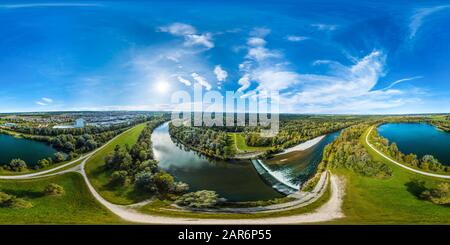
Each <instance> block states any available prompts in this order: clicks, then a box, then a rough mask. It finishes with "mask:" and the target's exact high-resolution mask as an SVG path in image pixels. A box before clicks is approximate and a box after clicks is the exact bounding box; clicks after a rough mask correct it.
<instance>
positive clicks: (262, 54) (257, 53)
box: [246, 46, 280, 61]
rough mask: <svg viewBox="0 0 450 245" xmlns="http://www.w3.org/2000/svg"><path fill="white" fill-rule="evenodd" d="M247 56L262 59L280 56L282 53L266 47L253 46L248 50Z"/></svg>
mask: <svg viewBox="0 0 450 245" xmlns="http://www.w3.org/2000/svg"><path fill="white" fill-rule="evenodd" d="M246 57H247V58H250V59H255V60H257V61H262V60H265V59H267V58H277V57H280V53H278V52H277V51H272V50H269V49H267V48H265V47H260V46H259V47H253V48H250V49H249V50H248V53H247V56H246Z"/></svg>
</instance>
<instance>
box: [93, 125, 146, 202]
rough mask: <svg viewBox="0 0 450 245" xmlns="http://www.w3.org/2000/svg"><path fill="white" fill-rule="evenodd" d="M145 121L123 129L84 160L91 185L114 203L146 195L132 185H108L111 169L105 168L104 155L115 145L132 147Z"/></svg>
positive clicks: (133, 199)
mask: <svg viewBox="0 0 450 245" xmlns="http://www.w3.org/2000/svg"><path fill="white" fill-rule="evenodd" d="M145 125H146V124H145V123H142V124H139V125H137V126H135V127H133V128H132V129H130V130H128V131H125V132H124V133H122V134H121V135H119V136H118V137H117V138H116V139H115V140H113V141H112V142H110V143H109V144H108V145H106V146H105V147H104V148H103V149H101V150H100V151H98V152H96V153H95V154H94V155H93V156H91V157H90V158H89V160H88V161H87V162H86V166H85V171H86V174H87V176H88V178H89V181H90V182H91V184H92V186H94V188H95V189H96V190H97V192H98V193H99V194H100V195H101V196H102V197H103V198H105V199H106V200H108V201H109V202H111V203H115V204H122V205H127V204H132V203H135V202H139V201H142V200H144V199H146V198H147V196H142V194H139V193H136V192H135V191H134V188H133V186H111V185H109V181H110V176H111V174H112V171H110V170H107V169H106V168H105V156H107V155H108V154H109V153H111V152H113V151H114V148H115V147H116V145H120V146H125V145H126V144H128V145H129V146H130V147H132V146H133V145H134V144H136V142H137V140H138V138H139V135H140V134H141V132H142V130H143V129H144V128H145Z"/></svg>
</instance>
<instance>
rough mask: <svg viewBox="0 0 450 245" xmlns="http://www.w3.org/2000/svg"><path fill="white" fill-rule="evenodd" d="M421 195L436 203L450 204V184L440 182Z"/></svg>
mask: <svg viewBox="0 0 450 245" xmlns="http://www.w3.org/2000/svg"><path fill="white" fill-rule="evenodd" d="M421 197H422V198H424V199H426V200H429V201H431V202H432V203H435V204H450V190H449V184H448V183H440V184H439V185H437V187H436V188H431V189H428V190H425V191H423V192H422V193H421Z"/></svg>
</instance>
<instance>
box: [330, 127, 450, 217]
mask: <svg viewBox="0 0 450 245" xmlns="http://www.w3.org/2000/svg"><path fill="white" fill-rule="evenodd" d="M366 133H367V132H366ZM360 142H361V143H362V144H363V145H364V146H365V147H366V149H367V150H368V151H369V154H370V155H371V157H372V158H373V159H374V160H376V161H380V162H383V163H385V164H387V165H388V166H389V167H390V168H391V169H392V170H393V176H392V177H390V178H388V179H377V178H369V177H362V176H359V175H357V174H354V173H352V172H350V171H347V170H338V171H334V172H335V173H337V174H340V175H342V176H345V178H346V186H347V187H346V195H345V198H344V206H343V209H344V213H345V215H346V216H347V217H345V218H343V219H341V220H338V221H335V223H358V224H360V223H395V224H417V223H447V224H448V223H449V221H450V207H449V206H443V205H436V204H433V203H431V202H428V201H425V200H421V199H419V198H418V197H417V195H415V194H417V193H420V190H419V189H418V187H417V185H415V184H414V183H413V182H412V181H413V180H420V181H425V183H426V186H434V185H436V184H437V183H439V182H442V181H445V180H443V179H437V178H432V177H427V176H423V175H419V174H416V173H412V172H410V171H408V170H406V169H403V168H401V167H399V166H397V165H395V164H393V163H391V162H389V161H388V160H386V159H384V158H383V157H381V156H380V155H379V154H378V153H376V152H375V151H373V150H372V149H371V148H370V147H368V146H367V145H366V144H365V134H363V135H362V137H361V141H360ZM447 182H449V181H447Z"/></svg>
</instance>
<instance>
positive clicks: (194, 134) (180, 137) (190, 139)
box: [169, 123, 235, 159]
mask: <svg viewBox="0 0 450 245" xmlns="http://www.w3.org/2000/svg"><path fill="white" fill-rule="evenodd" d="M169 134H170V136H171V137H172V138H173V139H175V140H177V141H179V142H180V143H182V144H183V145H185V146H188V147H190V148H192V149H194V150H196V151H199V152H201V153H203V154H205V155H207V156H210V157H216V158H220V159H228V158H232V157H233V156H234V155H235V148H234V147H233V144H232V140H231V139H230V137H229V135H228V134H227V132H225V131H222V130H213V129H211V128H209V127H194V126H192V127H190V126H174V125H173V124H172V123H170V124H169Z"/></svg>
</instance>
